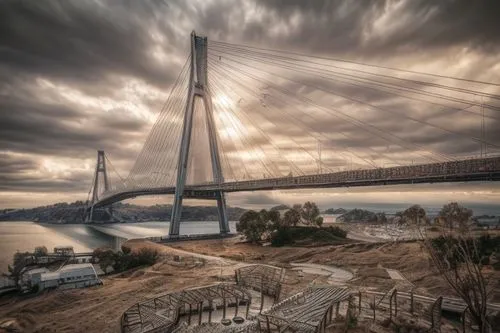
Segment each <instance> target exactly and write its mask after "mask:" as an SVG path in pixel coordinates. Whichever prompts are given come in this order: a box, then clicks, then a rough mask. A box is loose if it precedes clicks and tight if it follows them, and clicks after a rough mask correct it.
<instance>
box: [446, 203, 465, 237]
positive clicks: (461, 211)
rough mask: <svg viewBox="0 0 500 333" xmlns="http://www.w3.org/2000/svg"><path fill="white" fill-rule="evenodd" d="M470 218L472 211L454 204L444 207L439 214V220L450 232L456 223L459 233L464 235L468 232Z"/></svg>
mask: <svg viewBox="0 0 500 333" xmlns="http://www.w3.org/2000/svg"><path fill="white" fill-rule="evenodd" d="M471 217H472V210H470V209H468V208H465V207H463V206H461V205H459V204H458V203H456V202H451V203H449V204H447V205H444V206H443V208H441V211H440V212H439V219H440V221H441V222H442V223H443V224H444V226H445V227H446V228H448V229H449V230H450V231H452V230H453V229H454V226H455V223H456V224H457V225H458V228H459V231H460V232H461V233H465V232H467V231H468V230H469V221H470V218H471Z"/></svg>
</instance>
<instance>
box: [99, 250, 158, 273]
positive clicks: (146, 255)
mask: <svg viewBox="0 0 500 333" xmlns="http://www.w3.org/2000/svg"><path fill="white" fill-rule="evenodd" d="M122 251H123V252H115V251H113V250H111V249H96V250H94V254H93V256H94V257H95V258H98V259H99V265H100V266H101V268H102V269H103V270H105V269H106V268H107V267H108V266H112V267H113V269H114V270H115V271H117V272H121V271H125V270H128V269H131V268H134V267H138V266H150V265H153V264H154V263H156V261H157V260H158V257H159V255H158V251H156V250H152V249H149V248H141V249H139V251H137V252H132V251H131V249H130V248H129V247H126V246H123V247H122Z"/></svg>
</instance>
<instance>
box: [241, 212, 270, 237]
mask: <svg viewBox="0 0 500 333" xmlns="http://www.w3.org/2000/svg"><path fill="white" fill-rule="evenodd" d="M264 218H267V211H265V210H262V211H260V212H259V213H257V212H256V211H254V210H249V211H247V212H245V213H244V214H243V215H241V217H240V220H239V222H238V223H237V224H236V231H238V232H241V233H242V234H243V235H245V237H246V239H247V240H249V241H251V242H252V243H256V242H259V241H260V240H261V239H262V235H263V233H264V232H265V231H266V230H267V221H266V220H265V219H264Z"/></svg>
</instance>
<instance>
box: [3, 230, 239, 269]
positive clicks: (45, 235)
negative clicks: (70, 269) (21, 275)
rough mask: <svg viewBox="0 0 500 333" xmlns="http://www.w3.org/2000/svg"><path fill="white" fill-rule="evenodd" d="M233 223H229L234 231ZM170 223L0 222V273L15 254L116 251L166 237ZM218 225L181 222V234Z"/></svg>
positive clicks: (202, 232) (202, 231)
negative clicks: (65, 248) (59, 249)
mask: <svg viewBox="0 0 500 333" xmlns="http://www.w3.org/2000/svg"><path fill="white" fill-rule="evenodd" d="M235 224H236V223H235V222H230V223H229V227H230V229H231V231H235V230H236V228H235ZM169 225H170V223H169V222H143V223H130V224H109V225H99V226H90V225H83V224H63V225H60V224H38V223H33V222H0V273H1V272H6V271H7V265H8V264H10V263H11V261H12V255H13V254H14V253H15V252H16V251H33V249H34V248H35V246H41V245H43V246H46V247H47V249H49V251H52V250H53V248H54V247H55V246H61V245H70V246H73V248H74V249H75V251H76V252H89V251H92V250H93V249H95V248H98V247H101V246H109V247H113V248H115V249H116V248H119V247H120V245H121V243H122V242H123V241H125V240H127V239H132V238H143V237H157V236H165V235H167V234H168V228H169ZM218 231H219V224H218V222H214V221H210V222H183V223H181V227H180V233H181V234H191V235H192V234H204V233H217V232H218Z"/></svg>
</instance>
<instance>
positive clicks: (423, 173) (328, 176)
mask: <svg viewBox="0 0 500 333" xmlns="http://www.w3.org/2000/svg"><path fill="white" fill-rule="evenodd" d="M469 181H500V157H489V158H475V159H468V160H457V161H451V162H442V163H428V164H419V165H410V166H401V167H390V168H377V169H362V170H349V171H339V172H332V173H324V174H317V175H307V176H288V177H280V178H264V179H259V180H246V181H229V182H224V183H221V184H216V183H209V184H201V185H186V187H185V193H184V197H186V198H198V199H203V198H212V196H213V195H214V193H213V191H215V190H222V191H224V192H245V191H264V190H287V189H305V188H336V187H337V188H338V187H359V186H380V185H400V184H419V183H449V182H469ZM174 193H175V187H173V186H170V187H157V188H139V187H136V188H131V189H124V190H122V191H119V192H112V191H110V192H107V193H103V197H102V198H101V199H100V200H99V201H98V202H96V203H95V205H94V207H96V208H98V207H103V206H107V205H110V204H112V203H115V202H118V201H122V200H125V199H130V198H135V197H138V196H145V195H160V194H174Z"/></svg>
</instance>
